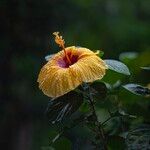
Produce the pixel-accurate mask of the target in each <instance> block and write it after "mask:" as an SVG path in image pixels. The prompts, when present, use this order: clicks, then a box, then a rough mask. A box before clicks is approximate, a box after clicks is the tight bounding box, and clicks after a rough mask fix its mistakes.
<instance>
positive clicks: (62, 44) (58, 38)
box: [53, 32, 71, 65]
mask: <svg viewBox="0 0 150 150" xmlns="http://www.w3.org/2000/svg"><path fill="white" fill-rule="evenodd" d="M53 35H55V42H56V43H57V44H58V45H59V47H61V48H62V49H63V51H64V53H65V56H66V58H67V61H68V63H69V65H71V60H70V58H69V56H68V55H67V52H66V50H65V41H64V39H63V38H62V36H59V32H54V33H53Z"/></svg>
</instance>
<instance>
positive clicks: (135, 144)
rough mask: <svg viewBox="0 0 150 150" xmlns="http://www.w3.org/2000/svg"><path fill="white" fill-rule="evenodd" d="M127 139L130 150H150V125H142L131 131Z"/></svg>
mask: <svg viewBox="0 0 150 150" xmlns="http://www.w3.org/2000/svg"><path fill="white" fill-rule="evenodd" d="M125 139H126V144H127V147H128V149H129V150H148V149H150V125H142V126H139V127H137V128H135V129H133V130H131V131H129V132H128V134H127V135H126V138H125Z"/></svg>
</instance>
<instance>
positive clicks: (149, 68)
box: [141, 67, 150, 70]
mask: <svg viewBox="0 0 150 150" xmlns="http://www.w3.org/2000/svg"><path fill="white" fill-rule="evenodd" d="M141 69H144V70H150V67H141Z"/></svg>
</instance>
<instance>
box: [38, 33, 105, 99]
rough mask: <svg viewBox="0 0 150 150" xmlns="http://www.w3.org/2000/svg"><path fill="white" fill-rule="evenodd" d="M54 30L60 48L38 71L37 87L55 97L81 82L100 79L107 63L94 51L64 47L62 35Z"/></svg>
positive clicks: (72, 88)
mask: <svg viewBox="0 0 150 150" xmlns="http://www.w3.org/2000/svg"><path fill="white" fill-rule="evenodd" d="M58 34H59V33H58V32H55V33H54V35H55V36H56V37H55V42H56V43H57V44H59V46H60V47H61V48H62V50H61V51H60V52H58V53H57V54H55V55H54V56H52V58H51V59H50V60H49V61H48V62H47V64H46V65H44V66H43V67H42V69H41V71H40V73H39V76H38V82H39V88H40V89H41V90H42V91H43V93H44V94H45V95H47V96H49V97H52V98H56V97H59V96H62V95H64V94H66V93H68V92H69V91H71V90H74V89H75V88H76V87H78V86H79V85H80V84H82V83H83V82H93V81H95V80H98V79H101V78H102V77H103V76H104V75H105V72H106V69H107V65H106V64H105V62H104V61H103V60H102V59H101V58H99V57H98V56H97V55H96V53H94V52H92V51H91V50H89V49H87V48H82V47H75V46H71V47H67V48H65V47H64V43H65V41H64V40H63V39H62V36H59V35H58Z"/></svg>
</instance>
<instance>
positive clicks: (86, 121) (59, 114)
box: [48, 55, 150, 150]
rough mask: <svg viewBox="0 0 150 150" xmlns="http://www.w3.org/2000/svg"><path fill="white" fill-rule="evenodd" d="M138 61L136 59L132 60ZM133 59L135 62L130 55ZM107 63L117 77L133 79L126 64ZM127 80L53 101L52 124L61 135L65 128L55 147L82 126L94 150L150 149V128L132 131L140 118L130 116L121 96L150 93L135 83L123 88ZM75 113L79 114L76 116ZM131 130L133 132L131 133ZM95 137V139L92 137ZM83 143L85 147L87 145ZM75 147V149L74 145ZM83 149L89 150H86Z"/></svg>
mask: <svg viewBox="0 0 150 150" xmlns="http://www.w3.org/2000/svg"><path fill="white" fill-rule="evenodd" d="M125 57H126V60H127V57H128V55H125ZM125 57H124V58H125ZM122 58H123V55H122ZM135 58H136V57H134V58H133V57H132V59H135ZM129 59H131V56H130V55H129ZM105 62H106V64H107V65H108V68H109V69H110V70H113V71H115V72H116V75H117V73H119V74H120V73H121V74H123V75H127V76H129V75H130V72H129V69H128V67H127V66H126V65H125V64H124V63H122V62H120V61H116V60H109V59H107V60H105ZM146 70H147V69H146ZM123 80H124V79H121V80H118V81H117V82H116V83H114V84H111V83H109V82H108V80H106V79H104V81H103V82H102V81H96V82H94V83H92V84H87V83H83V84H82V86H80V87H79V88H77V89H76V90H75V91H74V92H76V94H75V95H74V96H73V95H72V94H73V92H69V93H67V94H65V95H64V96H62V97H60V98H58V99H56V100H55V99H54V100H50V103H49V105H48V114H50V116H48V117H49V119H50V121H51V123H53V124H56V123H57V130H58V131H59V130H60V128H61V130H60V132H59V133H58V134H57V135H56V137H54V139H53V140H52V143H51V144H52V145H51V146H53V144H54V143H55V142H56V143H57V140H58V139H59V138H60V139H61V137H63V136H65V135H66V134H65V133H66V132H70V130H72V129H74V128H76V127H77V126H81V125H82V126H83V127H82V128H83V129H82V130H85V129H86V130H85V132H84V134H86V135H88V136H86V140H88V145H89V147H91V148H89V149H95V150H96V149H97V150H100V149H102V150H107V149H110V150H111V149H112V150H114V149H118V150H123V149H126V148H127V149H129V150H137V149H146V148H149V141H150V134H149V132H148V131H149V126H141V127H140V128H135V127H134V128H133V127H132V125H133V123H134V122H135V121H136V120H138V119H139V116H138V115H135V114H129V112H128V110H127V108H126V105H125V104H124V103H123V102H122V101H121V100H120V99H121V97H120V95H119V93H120V92H121V91H122V90H123V88H125V89H127V90H128V91H129V92H131V93H133V94H135V95H137V96H142V97H145V98H149V97H150V89H149V88H147V87H143V86H141V85H138V84H134V83H129V84H125V85H122V81H123ZM124 83H126V81H124ZM78 95H80V96H78ZM82 100H83V101H82ZM127 100H128V99H127ZM66 102H67V103H66ZM72 102H73V103H72ZM66 106H68V107H66ZM97 108H103V110H104V114H103V113H102V112H98V109H97ZM74 112H76V113H75V114H76V115H75V116H74ZM77 112H78V113H77ZM106 113H107V115H106ZM67 114H70V115H71V116H73V117H71V116H70V115H69V116H68V115H67ZM65 116H66V117H65ZM64 117H65V118H64ZM103 117H105V118H103ZM54 120H55V121H54ZM58 123H59V124H58ZM141 123H142V122H141ZM137 125H140V123H137ZM137 125H136V126H137ZM130 127H132V128H133V129H132V130H130ZM87 129H88V130H87ZM91 134H92V136H90V135H91ZM78 136H81V135H78ZM82 142H83V143H85V142H84V141H82ZM72 144H73V145H74V142H73V143H72ZM73 145H72V146H73ZM81 147H82V145H81ZM81 147H79V149H80V148H81ZM73 148H74V146H73ZM83 149H85V147H84V146H83Z"/></svg>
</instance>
